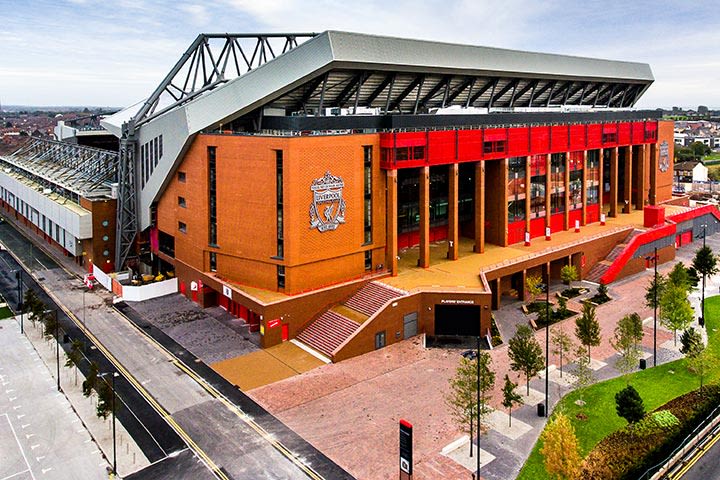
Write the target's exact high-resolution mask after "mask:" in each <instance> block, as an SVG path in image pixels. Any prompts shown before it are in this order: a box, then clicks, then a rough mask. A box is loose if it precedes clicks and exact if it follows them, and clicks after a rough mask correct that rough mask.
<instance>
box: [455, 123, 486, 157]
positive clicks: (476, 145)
mask: <svg viewBox="0 0 720 480" xmlns="http://www.w3.org/2000/svg"><path fill="white" fill-rule="evenodd" d="M480 157H482V132H481V131H480V130H458V160H460V161H461V162H466V161H471V160H479V159H480Z"/></svg>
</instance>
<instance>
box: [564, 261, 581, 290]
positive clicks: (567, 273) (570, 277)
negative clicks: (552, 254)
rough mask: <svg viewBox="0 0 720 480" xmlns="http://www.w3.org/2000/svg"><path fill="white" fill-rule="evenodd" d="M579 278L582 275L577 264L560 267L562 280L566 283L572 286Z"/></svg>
mask: <svg viewBox="0 0 720 480" xmlns="http://www.w3.org/2000/svg"><path fill="white" fill-rule="evenodd" d="M578 278H580V275H578V271H577V267H575V265H565V266H564V267H562V268H561V269H560V280H562V282H563V283H564V284H565V285H567V286H570V284H571V283H572V282H574V281H575V280H577V279H578Z"/></svg>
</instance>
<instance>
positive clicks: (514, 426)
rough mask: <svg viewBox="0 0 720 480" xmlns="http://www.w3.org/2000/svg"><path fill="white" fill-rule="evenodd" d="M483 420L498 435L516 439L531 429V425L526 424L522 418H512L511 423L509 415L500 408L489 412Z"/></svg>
mask: <svg viewBox="0 0 720 480" xmlns="http://www.w3.org/2000/svg"><path fill="white" fill-rule="evenodd" d="M485 422H486V423H487V425H488V426H489V427H490V428H492V429H493V430H495V431H496V432H498V433H499V434H500V435H503V436H505V437H508V438H509V439H511V440H517V439H518V438H520V437H522V436H523V435H525V434H526V433H528V432H529V431H530V430H532V425H528V424H527V423H525V422H523V421H522V420H518V419H513V420H512V423H511V422H510V415H509V414H507V413H505V412H503V411H500V410H493V411H492V412H490V413H489V414H488V416H487V417H486V419H485ZM510 423H511V424H510Z"/></svg>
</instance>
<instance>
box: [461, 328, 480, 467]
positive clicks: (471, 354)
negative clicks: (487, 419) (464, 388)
mask: <svg viewBox="0 0 720 480" xmlns="http://www.w3.org/2000/svg"><path fill="white" fill-rule="evenodd" d="M475 338H476V340H477V345H476V350H475V351H473V350H465V351H464V352H463V353H462V356H463V357H465V358H467V359H470V360H475V361H476V363H475V367H476V368H475V374H476V376H477V377H476V380H477V390H476V392H475V393H476V395H477V398H476V399H475V400H476V402H477V419H478V420H477V455H476V460H477V470H476V472H477V478H478V479H479V478H480V332H479V331H478V335H477V336H476V337H475ZM473 423H474V422H473V420H472V410H471V415H470V457H472V438H473ZM472 478H473V479H474V478H476V477H475V473H473V476H472Z"/></svg>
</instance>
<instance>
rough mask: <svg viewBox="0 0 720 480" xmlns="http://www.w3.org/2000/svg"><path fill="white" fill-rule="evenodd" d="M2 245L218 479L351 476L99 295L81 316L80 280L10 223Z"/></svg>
mask: <svg viewBox="0 0 720 480" xmlns="http://www.w3.org/2000/svg"><path fill="white" fill-rule="evenodd" d="M0 241H1V242H2V243H3V244H5V245H6V246H7V247H8V248H9V249H11V250H13V251H14V252H15V253H16V254H18V255H19V256H20V257H21V260H23V263H25V264H26V265H29V269H30V270H31V271H32V273H33V275H34V276H35V277H36V278H38V279H41V282H42V284H43V286H44V287H45V288H46V289H47V290H48V291H49V292H50V293H51V296H52V297H53V299H54V300H55V301H56V302H57V303H59V304H61V306H62V307H63V309H64V310H65V312H66V313H69V314H71V315H73V316H75V317H76V318H77V319H81V318H83V317H84V319H85V325H86V328H84V327H83V328H81V329H82V330H83V331H84V332H85V333H86V335H87V336H88V337H89V338H90V339H92V340H94V343H96V344H97V345H98V349H99V350H100V351H101V352H102V353H104V354H105V356H107V357H108V358H109V359H110V360H111V362H112V363H113V365H114V367H115V368H116V369H117V370H118V371H119V372H120V373H121V374H122V375H123V376H124V377H125V378H126V379H127V380H128V381H129V382H130V383H131V384H132V386H133V387H134V388H135V389H136V390H137V391H138V392H140V393H141V394H142V396H143V397H145V398H146V399H147V400H148V402H149V403H150V404H151V405H152V406H153V408H154V409H155V410H156V411H157V412H159V413H160V415H161V416H163V417H164V418H165V420H166V421H167V423H168V424H169V425H170V426H171V427H172V428H173V430H175V432H177V434H178V435H179V436H180V437H181V438H182V440H183V441H184V442H185V443H186V444H187V445H188V446H189V447H190V448H191V449H192V450H193V452H194V453H195V455H197V456H198V458H200V459H201V460H202V462H203V463H204V464H205V466H206V468H207V469H208V470H209V471H210V472H212V474H213V475H215V476H216V477H217V478H221V479H238V480H239V479H257V478H263V479H306V478H318V479H319V478H332V479H333V480H334V479H340V478H351V477H350V476H349V475H348V474H347V473H346V472H344V471H343V470H342V469H340V468H339V467H337V466H336V465H335V464H334V463H333V462H331V461H330V460H328V459H327V458H326V457H325V456H324V455H322V454H321V453H320V452H318V451H317V450H316V449H314V448H313V447H312V446H311V445H309V444H307V442H304V441H302V439H300V438H299V437H297V435H296V434H294V432H292V431H291V430H289V429H287V427H285V426H284V425H282V424H280V422H278V421H277V420H276V419H274V417H272V416H271V415H269V414H268V413H267V412H264V411H262V409H259V407H257V409H258V410H256V411H255V412H254V413H253V415H249V414H248V413H247V412H245V411H244V410H242V409H241V408H240V407H238V406H237V405H236V404H235V403H234V402H232V401H230V400H229V399H228V398H227V396H226V395H224V394H223V393H221V391H220V390H218V389H217V388H216V387H215V386H213V385H211V384H210V383H209V382H207V381H206V380H205V379H203V378H202V377H201V376H200V375H199V374H198V373H197V372H196V371H194V370H193V369H191V368H189V367H188V366H187V364H186V363H185V361H181V360H180V359H179V356H187V351H185V350H184V349H182V348H181V347H179V346H176V350H175V351H171V350H169V349H167V348H166V347H163V346H162V345H160V344H159V343H158V342H156V341H155V340H153V339H152V338H150V337H149V336H148V335H146V334H145V332H144V331H143V329H142V328H139V327H137V326H136V325H135V324H133V323H132V322H130V321H128V319H127V318H126V317H125V316H123V315H122V314H120V312H118V311H117V310H116V309H115V308H113V307H112V306H111V305H108V304H107V303H106V301H105V299H104V298H103V297H102V296H100V295H98V294H97V293H95V292H92V293H88V294H86V295H85V308H84V313H83V300H82V295H81V288H82V284H81V282H80V280H79V279H77V278H75V277H74V276H72V275H70V274H69V273H68V272H66V271H65V270H63V269H61V268H59V266H58V265H57V264H56V263H55V262H54V261H52V260H51V259H50V258H48V257H46V256H43V258H39V256H38V254H37V250H35V251H34V252H29V251H28V248H27V240H26V239H25V238H24V237H22V236H21V235H20V234H19V233H18V232H17V231H16V230H15V229H14V228H13V227H12V226H10V225H8V224H7V223H5V224H2V225H0ZM33 254H34V256H35V257H37V260H35V259H34V258H33ZM5 287H6V288H8V285H6V286H5ZM0 288H2V285H0ZM8 293H11V292H8ZM76 323H77V324H79V323H80V322H79V320H77V321H76ZM265 425H267V426H268V428H265ZM173 478H181V477H178V476H173ZM186 478H198V477H197V476H195V475H191V476H189V477H186Z"/></svg>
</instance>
